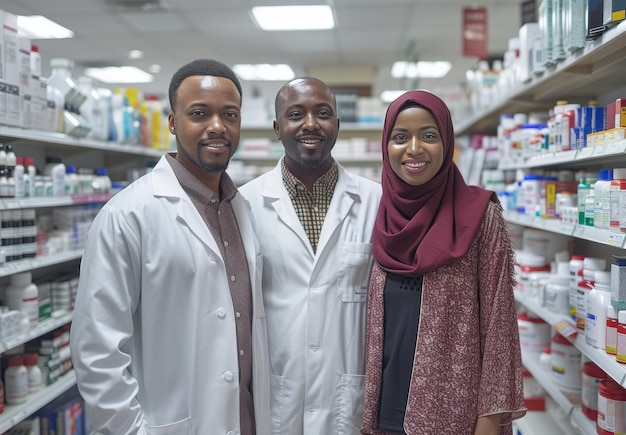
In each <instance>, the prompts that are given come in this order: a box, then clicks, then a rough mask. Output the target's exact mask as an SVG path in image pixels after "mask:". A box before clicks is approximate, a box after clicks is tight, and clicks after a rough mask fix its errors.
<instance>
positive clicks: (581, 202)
mask: <svg viewBox="0 0 626 435" xmlns="http://www.w3.org/2000/svg"><path fill="white" fill-rule="evenodd" d="M576 192H577V195H578V223H579V224H580V225H584V224H585V200H586V199H587V195H588V194H589V182H588V181H587V177H582V178H581V179H580V181H579V182H578V187H577V189H576Z"/></svg>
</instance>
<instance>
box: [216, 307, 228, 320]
mask: <svg viewBox="0 0 626 435" xmlns="http://www.w3.org/2000/svg"><path fill="white" fill-rule="evenodd" d="M217 317H220V318H222V319H223V318H224V317H226V310H225V309H224V308H218V309H217Z"/></svg>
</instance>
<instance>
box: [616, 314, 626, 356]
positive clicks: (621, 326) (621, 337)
mask: <svg viewBox="0 0 626 435" xmlns="http://www.w3.org/2000/svg"><path fill="white" fill-rule="evenodd" d="M615 360H616V361H617V362H619V363H622V364H624V363H626V310H619V311H618V312H617V353H616V354H615Z"/></svg>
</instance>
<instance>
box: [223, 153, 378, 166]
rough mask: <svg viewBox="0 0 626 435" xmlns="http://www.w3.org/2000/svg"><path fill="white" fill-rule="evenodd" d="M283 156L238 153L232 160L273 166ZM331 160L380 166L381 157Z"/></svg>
mask: <svg viewBox="0 0 626 435" xmlns="http://www.w3.org/2000/svg"><path fill="white" fill-rule="evenodd" d="M282 156H283V154H278V155H274V154H271V155H270V154H264V153H246V152H240V153H235V154H234V155H233V160H241V161H243V162H245V163H252V164H266V165H267V164H271V165H275V164H276V163H278V160H280V158H281V157H282ZM333 158H334V159H335V160H337V162H339V163H341V164H375V165H381V164H382V155H381V154H380V153H376V154H365V155H361V156H356V155H340V154H339V155H334V154H333Z"/></svg>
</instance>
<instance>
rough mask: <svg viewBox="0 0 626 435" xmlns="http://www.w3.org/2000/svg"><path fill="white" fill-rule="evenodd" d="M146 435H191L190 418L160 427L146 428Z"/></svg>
mask: <svg viewBox="0 0 626 435" xmlns="http://www.w3.org/2000/svg"><path fill="white" fill-rule="evenodd" d="M145 433H146V435H191V417H188V418H185V419H184V420H180V421H177V422H175V423H169V424H164V425H160V426H146V432H145Z"/></svg>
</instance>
